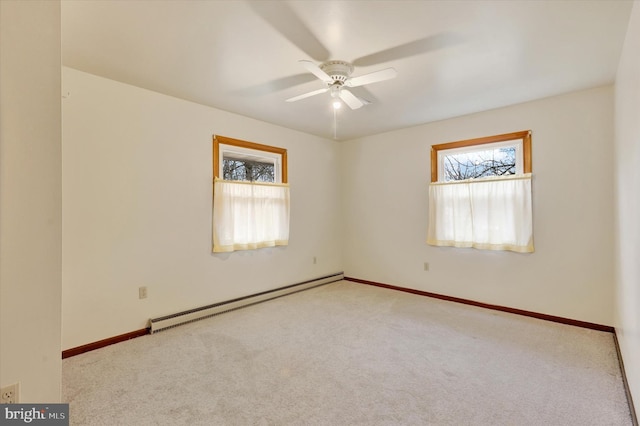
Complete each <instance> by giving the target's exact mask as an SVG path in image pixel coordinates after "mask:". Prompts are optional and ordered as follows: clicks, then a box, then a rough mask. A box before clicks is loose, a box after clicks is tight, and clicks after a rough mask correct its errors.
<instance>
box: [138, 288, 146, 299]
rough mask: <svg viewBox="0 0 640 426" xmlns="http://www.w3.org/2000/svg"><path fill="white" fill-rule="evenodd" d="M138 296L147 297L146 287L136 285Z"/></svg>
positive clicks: (140, 297)
mask: <svg viewBox="0 0 640 426" xmlns="http://www.w3.org/2000/svg"><path fill="white" fill-rule="evenodd" d="M138 298H139V299H146V298H147V287H138Z"/></svg>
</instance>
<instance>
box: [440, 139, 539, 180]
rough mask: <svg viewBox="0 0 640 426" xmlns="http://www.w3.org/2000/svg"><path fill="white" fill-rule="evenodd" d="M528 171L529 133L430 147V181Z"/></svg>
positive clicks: (529, 159) (529, 153)
mask: <svg viewBox="0 0 640 426" xmlns="http://www.w3.org/2000/svg"><path fill="white" fill-rule="evenodd" d="M523 173H531V132H530V131H524V132H516V133H507V134H504V135H497V136H489V137H486V138H479V139H469V140H465V141H459V142H449V143H444V144H440V145H433V146H432V147H431V182H448V181H451V180H465V179H476V178H480V177H487V176H507V175H514V174H523Z"/></svg>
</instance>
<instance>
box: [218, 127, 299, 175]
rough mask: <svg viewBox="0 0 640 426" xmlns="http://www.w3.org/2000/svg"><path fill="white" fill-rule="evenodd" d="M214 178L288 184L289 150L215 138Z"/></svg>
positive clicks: (220, 137) (221, 137)
mask: <svg viewBox="0 0 640 426" xmlns="http://www.w3.org/2000/svg"><path fill="white" fill-rule="evenodd" d="M221 172H222V173H221ZM213 174H214V176H215V177H216V178H221V179H223V180H235V181H249V182H272V183H287V150H286V149H282V148H276V147H273V146H269V145H261V144H257V143H254V142H247V141H243V140H239V139H231V138H227V137H224V136H214V137H213Z"/></svg>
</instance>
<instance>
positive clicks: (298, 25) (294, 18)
mask: <svg viewBox="0 0 640 426" xmlns="http://www.w3.org/2000/svg"><path fill="white" fill-rule="evenodd" d="M246 3H247V4H248V5H249V7H251V8H252V9H253V11H254V12H256V13H257V14H258V15H259V16H260V17H261V18H262V19H264V20H265V21H266V22H267V23H268V24H269V25H271V26H272V27H273V28H274V29H275V30H276V31H278V32H279V33H280V34H282V35H283V36H284V37H285V38H286V39H287V40H289V41H290V42H291V43H293V44H294V45H296V46H297V47H298V48H299V49H300V50H302V51H303V52H304V53H306V54H307V56H309V57H310V58H313V59H315V60H316V61H318V62H323V61H326V60H328V59H329V57H330V56H331V54H330V53H329V51H328V50H327V48H326V47H324V45H323V44H322V43H321V42H320V40H318V38H317V37H316V36H315V35H314V34H313V33H312V32H311V31H310V30H309V28H308V27H307V26H306V25H305V24H304V22H303V21H302V19H300V17H299V16H298V15H297V14H296V13H295V12H294V10H293V9H292V8H291V6H289V5H288V4H286V3H284V2H266V1H247V2H246Z"/></svg>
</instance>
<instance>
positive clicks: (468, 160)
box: [427, 131, 534, 252]
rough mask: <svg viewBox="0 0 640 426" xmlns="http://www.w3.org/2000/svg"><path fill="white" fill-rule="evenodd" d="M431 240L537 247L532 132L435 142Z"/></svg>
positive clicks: (522, 249) (477, 245) (459, 244)
mask: <svg viewBox="0 0 640 426" xmlns="http://www.w3.org/2000/svg"><path fill="white" fill-rule="evenodd" d="M428 229H429V230H428V237H427V243H428V244H431V245H436V246H454V247H474V248H479V249H486V250H510V251H516V252H533V251H534V249H533V220H532V206H531V132H530V131H523V132H516V133H508V134H504V135H497V136H490V137H485V138H479V139H471V140H465V141H459V142H451V143H445V144H439V145H433V146H432V147H431V184H430V186H429V227H428Z"/></svg>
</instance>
